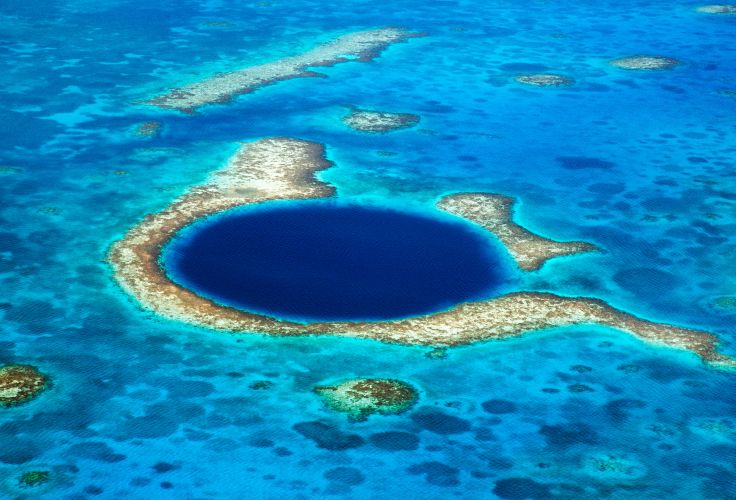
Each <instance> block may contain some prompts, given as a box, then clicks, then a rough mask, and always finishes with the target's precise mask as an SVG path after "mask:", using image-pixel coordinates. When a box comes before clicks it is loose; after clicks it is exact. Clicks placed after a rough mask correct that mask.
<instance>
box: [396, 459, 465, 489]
mask: <svg viewBox="0 0 736 500" xmlns="http://www.w3.org/2000/svg"><path fill="white" fill-rule="evenodd" d="M407 470H408V471H409V473H410V474H414V475H419V474H424V479H425V480H426V481H427V482H428V483H429V484H434V485H435V486H458V485H459V484H460V479H459V478H458V474H459V472H460V471H459V470H458V469H456V468H455V467H450V466H449V465H447V464H443V463H442V462H422V463H419V464H414V465H412V466H411V467H409V468H408V469H407Z"/></svg>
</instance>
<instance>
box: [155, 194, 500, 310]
mask: <svg viewBox="0 0 736 500" xmlns="http://www.w3.org/2000/svg"><path fill="white" fill-rule="evenodd" d="M277 207H278V208H273V209H260V210H246V211H236V212H235V213H230V214H227V215H224V216H220V217H213V218H211V219H209V220H207V221H205V222H204V223H200V224H197V225H195V227H194V228H192V229H189V230H188V231H185V232H184V235H182V236H179V237H178V238H176V239H175V241H174V243H173V244H171V245H170V247H169V249H168V251H167V252H166V253H165V256H164V262H165V265H166V267H167V269H168V272H169V273H170V274H171V275H172V277H173V278H174V280H175V281H178V282H179V283H181V284H183V285H185V286H187V287H188V288H190V289H192V290H193V291H195V292H196V293H199V294H200V295H204V296H206V297H208V298H212V299H214V300H216V301H218V302H220V303H223V304H226V305H231V306H235V307H238V308H241V309H245V310H248V311H255V312H262V313H266V314H269V315H273V316H277V317H280V318H292V319H302V320H303V319H311V320H336V319H389V318H398V317H402V316H412V315H417V314H423V313H427V312H431V311H434V310H440V309H446V308H447V307H449V306H451V305H453V304H456V303H458V302H463V301H467V300H473V299H478V298H480V297H488V296H491V295H493V292H494V291H496V290H498V289H499V287H500V286H501V285H503V284H504V283H505V282H506V278H507V277H508V276H507V275H508V268H509V264H508V263H507V262H503V261H504V259H505V258H507V255H504V254H501V253H500V252H499V249H498V248H497V247H496V245H493V244H492V243H491V241H490V235H489V237H484V236H483V235H481V234H479V232H478V231H477V230H474V228H472V227H471V226H470V225H469V224H463V223H458V222H448V221H444V220H439V219H435V218H430V217H426V216H421V215H417V214H411V213H405V212H399V211H396V210H387V209H379V208H372V207H362V206H358V205H346V206H339V205H335V204H332V203H323V202H311V203H298V204H295V205H284V204H277Z"/></svg>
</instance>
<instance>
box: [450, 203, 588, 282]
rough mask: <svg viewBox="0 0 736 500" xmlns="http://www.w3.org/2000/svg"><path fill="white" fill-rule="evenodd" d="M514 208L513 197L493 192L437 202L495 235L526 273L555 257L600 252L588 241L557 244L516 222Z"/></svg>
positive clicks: (452, 212) (560, 242) (557, 242)
mask: <svg viewBox="0 0 736 500" xmlns="http://www.w3.org/2000/svg"><path fill="white" fill-rule="evenodd" d="M513 205H514V199H513V198H510V197H508V196H504V195H500V194H492V193H458V194H452V195H449V196H445V197H443V198H442V199H440V200H439V201H438V202H437V208H439V209H441V210H444V211H445V212H449V213H451V214H454V215H458V216H460V217H463V218H465V219H468V220H470V221H473V222H475V223H476V224H478V225H480V226H482V227H483V228H485V229H486V230H487V231H489V232H491V233H493V234H495V235H496V237H498V239H499V240H501V243H503V244H504V246H505V247H506V248H507V249H508V251H509V253H510V254H511V256H512V257H513V258H514V260H515V261H516V263H517V265H518V266H519V267H520V268H521V269H523V270H524V271H536V270H537V269H539V268H540V267H542V265H543V264H544V263H545V262H547V261H548V260H549V259H551V258H553V257H559V256H562V255H573V254H577V253H582V252H593V251H596V250H598V248H597V247H596V246H595V245H592V244H590V243H586V242H584V241H565V242H563V241H554V240H550V239H548V238H543V237H541V236H538V235H536V234H534V233H532V232H531V231H529V230H527V229H525V228H523V227H521V226H519V225H518V224H516V223H514V221H513Z"/></svg>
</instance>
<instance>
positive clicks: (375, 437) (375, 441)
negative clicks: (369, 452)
mask: <svg viewBox="0 0 736 500" xmlns="http://www.w3.org/2000/svg"><path fill="white" fill-rule="evenodd" d="M368 440H369V441H370V442H371V444H372V445H373V446H375V447H376V448H381V449H382V450H387V451H402V450H416V449H417V448H418V447H419V437H417V436H416V434H410V433H408V432H399V431H388V432H378V433H376V434H371V436H370V437H369V438H368Z"/></svg>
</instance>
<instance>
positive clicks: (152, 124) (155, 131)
mask: <svg viewBox="0 0 736 500" xmlns="http://www.w3.org/2000/svg"><path fill="white" fill-rule="evenodd" d="M160 133H161V122H158V121H155V120H150V121H147V122H143V123H140V124H138V125H137V126H136V127H135V130H133V134H134V135H136V136H137V137H141V138H144V139H152V138H153V137H157V136H158V135H159V134H160Z"/></svg>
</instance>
